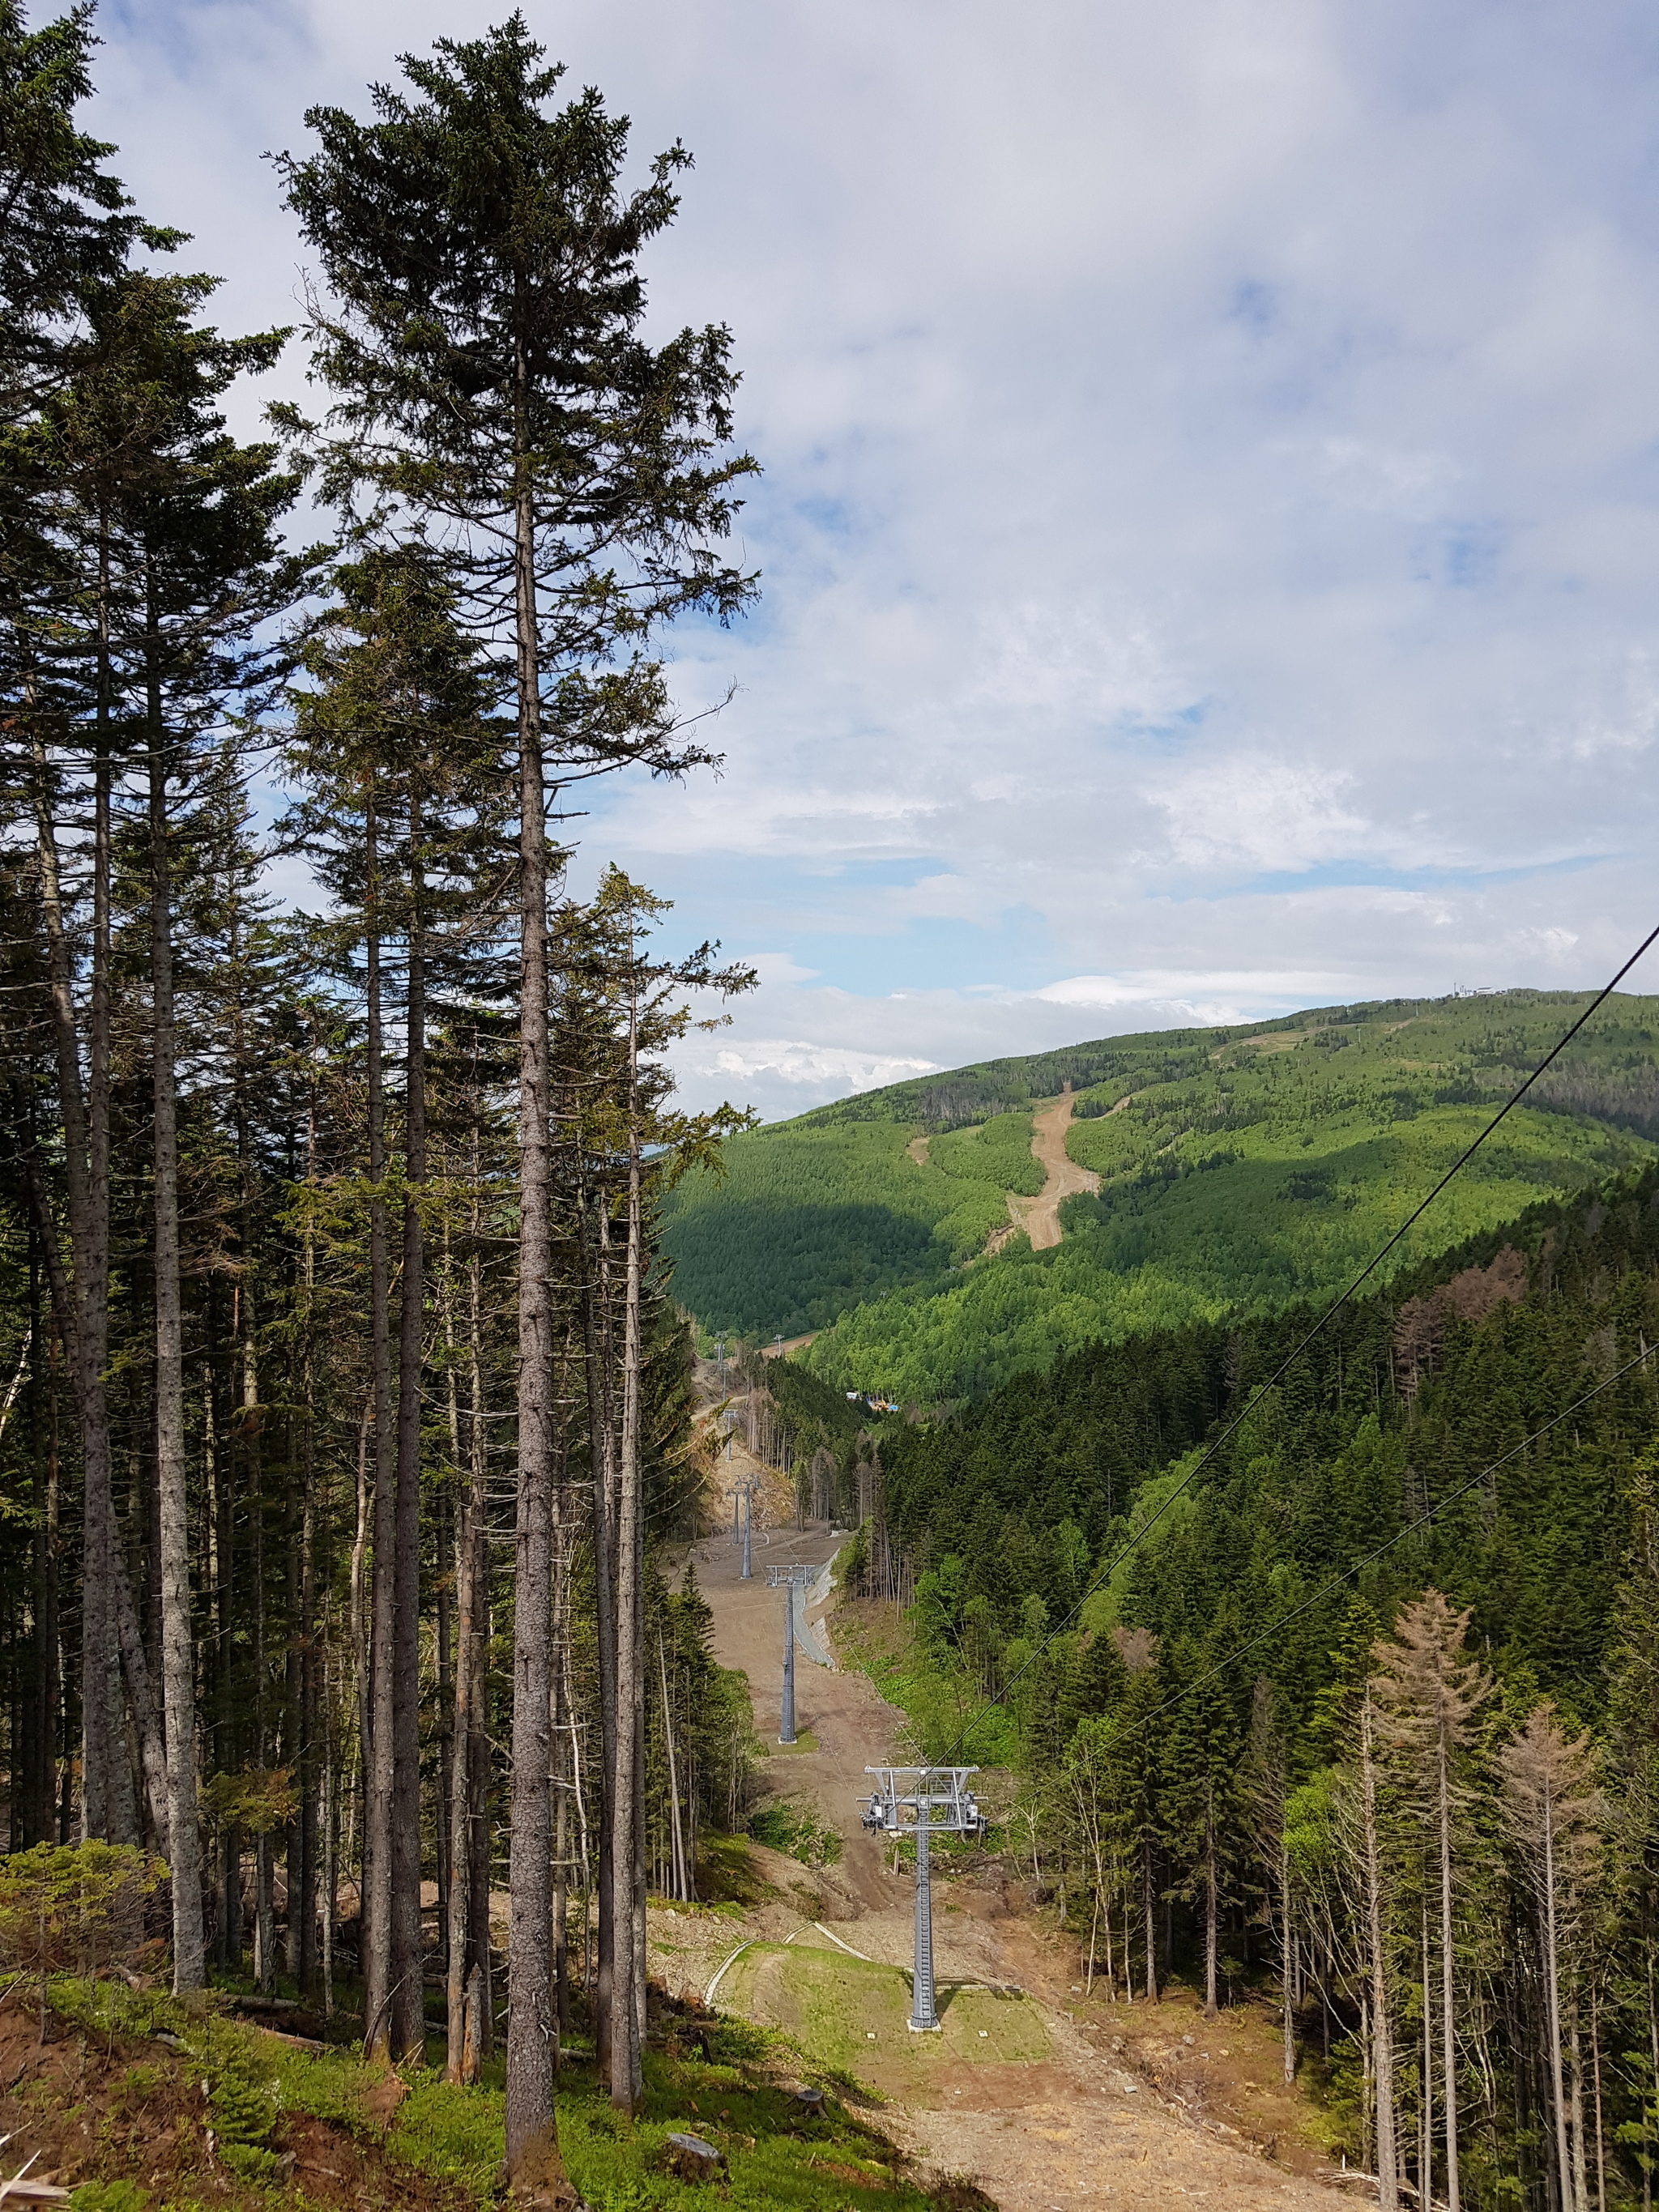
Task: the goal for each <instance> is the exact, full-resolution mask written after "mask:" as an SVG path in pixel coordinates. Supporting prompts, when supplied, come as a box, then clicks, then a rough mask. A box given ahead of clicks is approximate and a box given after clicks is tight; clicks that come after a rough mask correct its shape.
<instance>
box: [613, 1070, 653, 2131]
mask: <svg viewBox="0 0 1659 2212" xmlns="http://www.w3.org/2000/svg"><path fill="white" fill-rule="evenodd" d="M632 1057H633V1037H632V1036H631V1035H630V1037H629V1060H630V1063H631V1060H632ZM634 1093H635V1085H634V1082H633V1078H632V1073H631V1067H630V1080H629V1163H628V1255H627V1286H626V1291H625V1293H624V1305H623V1420H622V1449H621V1451H620V1453H619V1455H618V1459H619V1464H618V1468H617V1477H618V1495H617V1723H618V1724H617V1765H616V1788H615V1790H614V1792H613V1794H612V1798H611V1807H610V1812H611V1898H612V1905H611V1917H612V1922H613V1930H614V1933H613V1942H614V1944H615V1951H614V1954H613V1958H612V1966H611V1976H612V1983H611V2103H612V2104H613V2105H617V2106H622V2107H623V2108H624V2109H625V2110H628V2111H632V2109H633V2107H634V2106H635V2103H636V2102H637V2101H638V2099H639V2093H640V2046H639V2034H638V2025H639V2019H638V2006H639V2002H640V1996H641V1992H640V1991H639V1990H637V1989H636V1986H635V1984H636V1946H635V1896H634V1892H635V1870H636V1867H635V1860H636V1850H637V1844H638V1829H639V1820H640V1810H641V1808H640V1774H639V1767H638V1753H639V1735H640V1730H639V1728H638V1726H637V1725H636V1719H637V1717H639V1716H640V1715H641V1712H642V1706H643V1697H644V1688H645V1685H644V1682H643V1680H642V1679H641V1674H642V1669H641V1650H640V1640H641V1613H640V1595H641V1592H640V1566H641V1562H640V1551H641V1534H642V1528H641V1520H642V1516H641V1498H640V1231H641V1222H640V1160H639V1133H638V1125H637V1101H636V1098H635V1095H634ZM624 1960H626V1970H625V1971H626V1978H625V1979H624V1967H623V1962H624Z"/></svg>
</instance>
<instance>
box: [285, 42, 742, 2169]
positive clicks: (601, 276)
mask: <svg viewBox="0 0 1659 2212" xmlns="http://www.w3.org/2000/svg"><path fill="white" fill-rule="evenodd" d="M403 67H404V74H405V76H406V78H407V80H408V83H409V86H410V93H409V94H405V93H404V92H402V91H398V90H393V89H392V88H386V87H380V88H377V89H376V91H375V93H374V105H375V108H376V111H377V115H376V119H375V120H374V122H372V123H368V124H364V123H360V122H359V121H358V120H356V118H354V117H352V116H350V115H349V114H347V113H346V112H344V111H343V110H341V109H337V108H319V109H315V110H313V111H312V112H311V113H310V114H309V116H308V117H307V122H308V124H309V125H310V127H311V128H312V129H313V131H315V133H316V134H317V137H318V138H319V141H320V150H319V152H317V153H316V154H314V155H311V156H310V157H308V158H307V159H305V160H298V159H295V158H292V157H284V159H283V164H282V167H283V175H284V178H285V179H286V182H287V185H288V190H289V201H290V204H291V205H292V206H293V208H294V209H295V212H296V214H297V215H298V216H299V218H300V221H301V227H302V228H303V230H304V232H305V234H306V236H307V240H309V241H310V243H311V244H312V245H313V246H314V247H315V248H316V249H317V251H318V252H319V257H320V262H321V274H322V276H323V279H324V282H325V284H326V286H327V287H328V296H327V298H326V299H325V300H324V301H319V306H318V309H317V313H316V316H315V335H316V339H317V366H318V371H319V375H320V376H321V378H322V380H324V382H325V384H326V385H327V386H329V387H330V389H331V393H332V396H333V397H332V409H331V417H330V420H331V425H332V427H333V430H334V433H335V441H334V443H333V444H332V446H331V447H330V449H329V461H328V469H327V472H326V476H325V481H326V482H327V483H329V485H330V486H331V489H334V490H335V491H336V492H337V494H338V495H340V496H342V497H343V498H350V497H352V496H355V495H367V496H368V499H369V500H370V501H371V502H373V503H374V504H376V505H378V506H380V507H385V508H386V509H388V510H389V511H390V513H392V515H394V516H396V515H400V514H401V515H407V516H410V517H412V518H416V519H418V518H422V517H430V518H432V519H434V520H441V523H442V524H443V525H444V526H445V528H446V532H447V538H446V543H447V544H448V546H449V547H450V548H451V549H452V553H451V557H452V559H453V564H454V573H455V574H456V575H457V577H458V579H459V582H460V587H461V590H462V592H463V595H464V604H465V605H466V607H467V608H468V609H469V610H470V611H471V613H472V616H473V618H474V619H475V620H477V623H479V625H480V627H481V629H483V630H485V631H487V632H488V633H489V634H490V635H498V634H499V631H500V628H501V625H502V623H506V624H507V626H508V629H509V631H510V635H511V638H512V647H513V680H514V707H515V729H514V732H513V746H514V750H515V751H516V768H517V775H518V809H519V882H518V895H519V901H520V969H519V990H518V1000H519V1038H520V1065H519V1145H520V1372H519V1389H518V1407H517V1413H518V1451H519V1471H518V1513H519V1522H518V1532H517V1538H516V1547H517V1548H516V1552H515V1561H516V1565H515V1604H514V1638H515V1656H514V1705H513V1820H512V1849H513V1883H512V1889H513V1908H512V1922H511V1930H510V1936H509V1958H510V1971H511V1974H512V1978H513V1987H514V1989H515V1990H516V1991H517V1992H518V1993H519V1994H518V1997H517V2001H516V2002H514V2004H513V2008H512V2015H511V2019H510V2022H509V2028H508V2049H507V2164H508V2168H509V2171H510V2172H512V2174H513V2176H514V2178H515V2179H517V2180H519V2181H520V2183H521V2184H523V2185H534V2184H535V2182H536V2179H537V2176H538V2172H541V2171H542V2170H543V2169H545V2174H546V2181H547V2185H548V2187H549V2188H550V2190H551V2191H553V2192H554V2193H556V2194H562V2192H563V2191H564V2188H565V2185H564V2183H563V2180H562V2168H561V2166H560V2165H559V2161H558V2156H557V2150H556V2137H555V2130H554V2120H553V2103H552V2069H553V2058H554V2055H555V2051H556V2022H555V2021H554V2020H553V2018H552V2016H551V2014H550V2009H549V2002H550V2000H549V1994H548V1993H549V1991H550V1981H551V1977H550V1942H551V1933H550V1930H551V1901H550V1893H548V1884H547V1868H548V1865H549V1862H550V1856H551V1844H552V1817H551V1796H550V1784H549V1761H548V1758H547V1755H546V1754H547V1749H548V1745H547V1741H546V1738H547V1729H548V1712H549V1694H550V1638H551V1633H552V1623H551V1620H550V1613H549V1589H550V1579H551V1577H550V1566H551V1534H550V1531H551V1518H552V1512H553V1504H554V1497H553V1493H554V1486H555V1479H556V1465H557V1458H558V1436H557V1430H558V1411H557V1407H556V1404H555V1402H554V1393H555V1371H556V1361H557V1358H558V1342H557V1337H558V1331H557V1325H556V1312H555V1304H556V1301H555V1288H554V1282H553V1262H554V1253H553V1244H552V1228H553V1223H552V1210H553V1191H552V1182H551V1152H550V1120H549V1117H550V1109H551V1098H550V1063H549V1042H548V969H547V900H548V892H549V865H550V864H549V841H548V835H547V817H548V810H549V807H550V804H551V803H552V800H553V797H554V794H555V793H556V790H557V788H558V787H559V785H560V784H561V783H562V781H564V780H567V779H568V778H570V777H572V776H576V775H592V774H595V773H598V772H602V771H603V770H605V769H610V768H613V767H616V766H619V765H622V764H623V763H639V764H643V765H645V766H647V767H649V768H650V769H653V770H654V771H656V772H659V773H678V772H680V771H681V770H683V769H685V768H688V767H690V765H692V764H693V763H696V762H697V761H700V760H705V759H707V758H708V754H707V751H706V750H705V749H704V748H703V747H702V745H701V744H699V743H697V742H696V741H695V740H690V739H688V738H687V737H686V736H685V734H684V732H682V731H680V730H679V729H678V727H677V726H676V723H675V720H674V717H673V714H672V711H671V708H670V705H669V703H668V701H667V697H666V694H665V688H664V684H663V681H662V676H661V671H660V669H659V666H658V665H657V664H656V663H655V662H654V661H653V660H651V659H649V658H648V657H647V653H646V651H645V647H646V642H647V640H648V637H649V634H650V632H651V630H652V629H653V627H654V626H655V625H657V624H659V623H662V622H664V621H665V620H668V619H671V617H674V616H676V615H678V614H680V613H682V612H684V611H689V610H690V609H693V608H702V609H708V610H712V611H715V612H717V613H718V614H719V615H720V617H722V618H725V617H729V616H730V615H732V613H734V612H735V611H737V610H738V608H739V607H740V606H741V605H743V603H744V600H745V599H746V598H747V597H748V596H749V593H750V590H751V588H752V581H751V580H750V579H749V578H748V577H746V576H744V574H742V573H741V572H740V571H739V570H738V569H737V568H734V567H733V566H732V564H731V563H730V562H729V561H728V560H726V558H724V557H723V556H722V554H721V552H720V545H721V543H722V541H723V540H724V538H726V534H727V532H728V531H729V528H730V525H731V521H732V514H733V511H734V509H733V488H734V485H735V483H736V482H737V480H738V478H739V477H741V476H742V475H743V474H744V473H745V472H747V471H749V470H750V468H751V467H752V463H750V461H749V460H748V459H747V458H746V457H741V456H730V455H727V454H725V453H723V452H722V449H723V448H724V447H726V445H727V443H728V441H729V439H730V435H731V422H730V412H729V410H730V400H731V395H732V387H733V382H734V379H733V374H732V368H731V364H730V341H729V337H728V335H727V333H726V331H724V330H723V329H720V328H709V329H707V330H704V331H686V332H684V333H682V334H681V335H680V336H679V337H677V338H674V339H671V340H670V341H669V343H667V344H666V345H664V346H662V347H658V348H653V347H652V346H650V345H648V344H647V343H646V342H645V341H644V339H643V337H641V330H640V325H641V317H642V314H643V311H644V287H643V282H642V279H641V276H640V273H639V268H638V259H639V255H640V252H641V249H642V247H643V246H644V245H645V244H646V242H647V240H649V239H650V238H652V237H653V236H654V235H655V234H657V233H659V231H660V230H661V229H662V228H664V227H665V225H666V224H667V223H668V222H670V221H671V219H672V217H673V215H674V213H675V210H676V206H677V200H676V195H675V192H674V190H673V178H674V175H675V173H676V172H677V171H678V170H680V169H682V168H684V166H685V165H686V161H687V158H688V157H687V156H686V155H684V152H683V151H682V150H681V149H678V148H676V149H672V150H671V152H669V153H668V154H665V155H661V156H659V158H658V159H657V160H656V161H654V162H653V165H652V168H651V173H650V177H649V180H648V182H647V184H646V185H644V186H643V187H642V188H641V189H640V190H639V191H635V192H632V193H625V192H624V191H623V184H622V171H623V161H624V158H625V153H626V143H627V125H626V123H625V121H623V120H622V119H620V118H612V117H611V116H610V115H608V114H607V113H606V112H605V106H604V103H603V101H602V100H601V99H600V98H599V94H597V93H595V92H588V93H586V94H583V95H582V96H581V97H580V99H579V100H575V101H574V102H572V103H571V104H570V105H569V106H566V107H564V108H562V109H554V108H552V107H551V106H550V102H551V99H552V95H553V94H554V92H555V90H556V86H557V83H558V80H559V75H560V72H559V71H558V70H556V69H550V68H547V67H544V65H543V56H542V50H541V49H540V48H539V47H538V46H536V45H535V43H534V42H533V41H532V40H531V38H530V36H529V34H528V32H527V30H526V25H525V22H524V19H523V17H522V16H521V15H513V17H511V18H509V20H508V21H507V22H506V23H505V24H503V25H501V26H500V27H497V28H495V29H493V30H491V31H489V33H486V35H485V36H484V37H483V38H482V39H480V40H472V41H468V42H465V43H460V42H456V41H453V40H442V41H440V42H439V44H438V45H437V46H436V47H435V50H434V52H433V55H432V57H431V58H429V59H417V58H412V57H411V58H405V59H404V64H403ZM621 2093H623V2094H624V2095H625V2096H627V2097H628V2098H629V2100H630V2101H631V2095H632V2091H631V2087H628V2086H626V2085H624V2086H623V2089H622V2092H621Z"/></svg>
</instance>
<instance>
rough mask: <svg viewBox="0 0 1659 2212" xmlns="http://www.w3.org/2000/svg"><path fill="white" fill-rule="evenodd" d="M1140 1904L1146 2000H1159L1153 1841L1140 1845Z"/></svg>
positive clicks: (1145, 1839)
mask: <svg viewBox="0 0 1659 2212" xmlns="http://www.w3.org/2000/svg"><path fill="white" fill-rule="evenodd" d="M1140 1905H1141V1911H1142V1914H1143V1916H1144V1917H1145V1919H1146V2002H1147V2003H1148V2004H1156V2003H1157V2002H1158V1916H1157V1911H1156V1910H1155V1901H1154V1899H1153V1895H1152V1838H1151V1837H1150V1836H1147V1837H1144V1838H1142V1841H1141V1845H1140Z"/></svg>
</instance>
